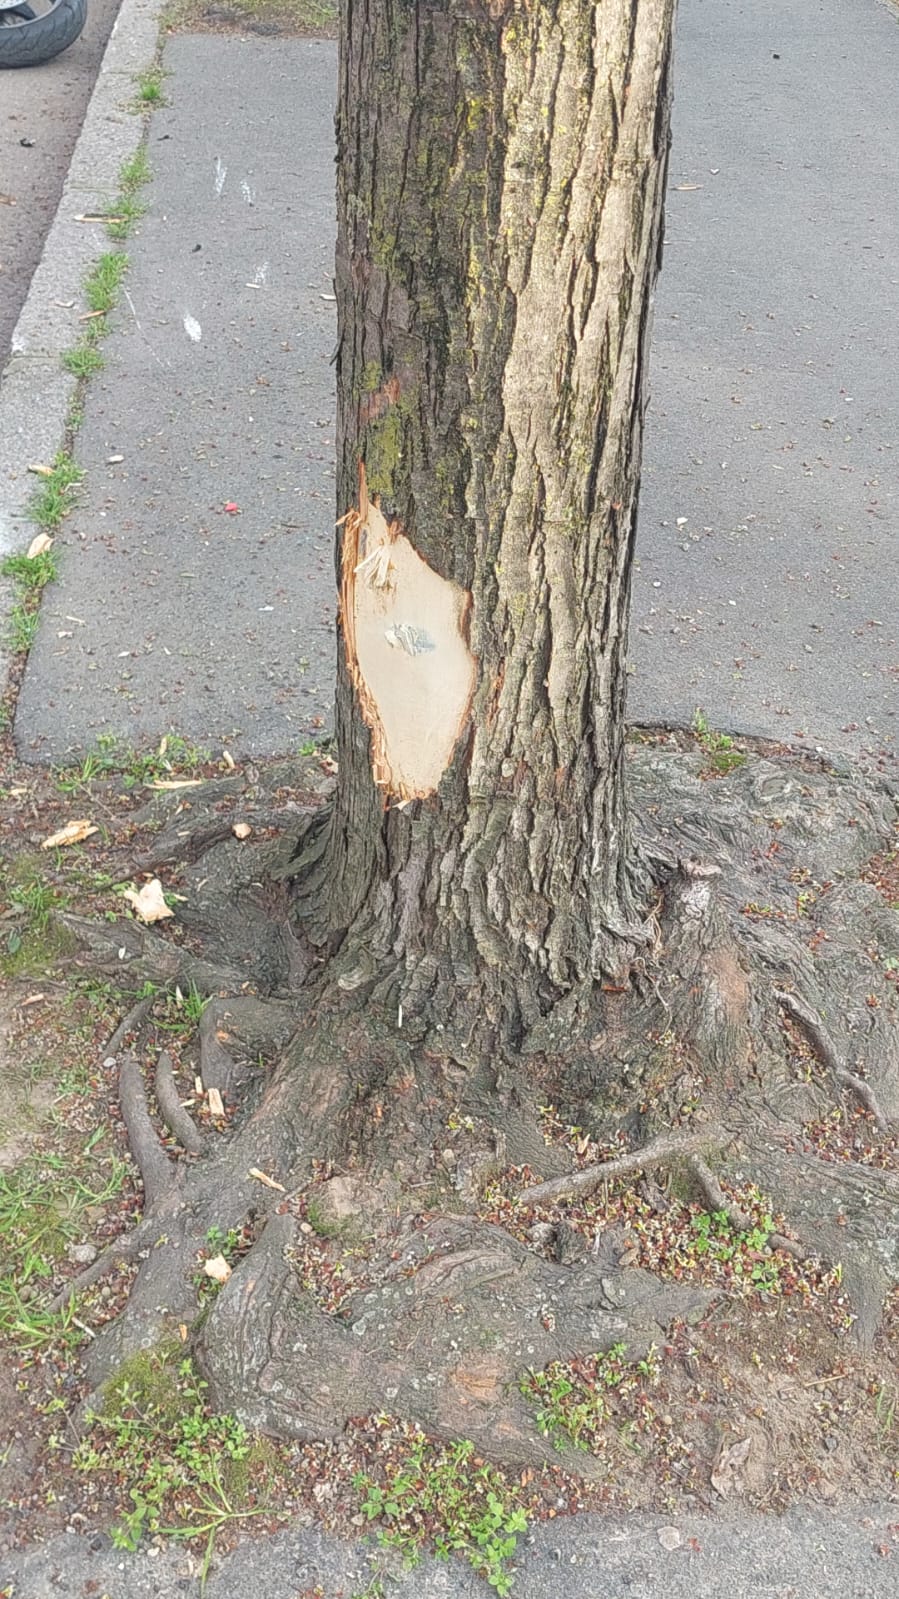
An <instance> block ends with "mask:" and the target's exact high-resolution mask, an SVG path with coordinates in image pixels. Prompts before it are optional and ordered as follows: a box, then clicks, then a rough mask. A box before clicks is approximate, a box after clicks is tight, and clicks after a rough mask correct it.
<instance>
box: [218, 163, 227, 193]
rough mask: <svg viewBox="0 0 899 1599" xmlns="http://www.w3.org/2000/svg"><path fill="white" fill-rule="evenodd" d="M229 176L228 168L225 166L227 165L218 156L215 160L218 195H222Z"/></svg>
mask: <svg viewBox="0 0 899 1599" xmlns="http://www.w3.org/2000/svg"><path fill="white" fill-rule="evenodd" d="M227 176H228V168H227V167H226V166H225V163H224V161H223V160H222V158H221V156H220V155H217V156H216V158H215V192H216V194H221V192H222V190H223V188H224V187H225V179H226V177H227Z"/></svg>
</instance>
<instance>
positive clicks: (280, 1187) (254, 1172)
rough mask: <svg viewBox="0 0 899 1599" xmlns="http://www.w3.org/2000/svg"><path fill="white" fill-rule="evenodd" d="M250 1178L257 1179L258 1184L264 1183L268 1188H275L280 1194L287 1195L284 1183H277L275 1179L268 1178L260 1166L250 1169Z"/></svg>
mask: <svg viewBox="0 0 899 1599" xmlns="http://www.w3.org/2000/svg"><path fill="white" fill-rule="evenodd" d="M249 1176H250V1177H255V1179H256V1181H257V1183H264V1184H265V1186H266V1188H274V1189H275V1190H276V1191H277V1192H278V1193H279V1194H286V1193H287V1189H286V1188H285V1187H284V1184H283V1183H276V1182H275V1179H274V1177H266V1175H265V1172H264V1171H260V1170H259V1167H258V1166H251V1167H250V1170H249Z"/></svg>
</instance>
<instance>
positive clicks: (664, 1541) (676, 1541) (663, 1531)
mask: <svg viewBox="0 0 899 1599" xmlns="http://www.w3.org/2000/svg"><path fill="white" fill-rule="evenodd" d="M683 1541H684V1540H683V1537H682V1536H681V1534H680V1533H679V1532H678V1530H677V1528H676V1527H660V1528H659V1543H660V1544H661V1545H662V1548H663V1549H667V1550H668V1553H669V1554H670V1553H671V1551H672V1550H673V1549H679V1548H680V1546H681V1544H682V1543H683Z"/></svg>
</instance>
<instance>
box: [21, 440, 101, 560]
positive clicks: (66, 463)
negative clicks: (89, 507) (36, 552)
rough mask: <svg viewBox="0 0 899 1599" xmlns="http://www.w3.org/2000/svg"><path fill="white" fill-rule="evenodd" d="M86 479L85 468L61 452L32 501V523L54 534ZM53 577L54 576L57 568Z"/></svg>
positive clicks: (29, 511)
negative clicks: (76, 490) (76, 491)
mask: <svg viewBox="0 0 899 1599" xmlns="http://www.w3.org/2000/svg"><path fill="white" fill-rule="evenodd" d="M83 477H84V472H83V470H82V468H81V467H80V466H79V465H78V464H77V462H76V461H73V459H72V457H71V456H70V455H69V454H67V452H66V451H65V450H61V451H60V453H59V454H58V455H57V456H56V458H55V460H54V462H53V465H52V467H51V468H50V471H49V472H48V473H47V475H46V476H45V477H44V479H43V481H42V483H41V487H40V488H39V489H38V490H37V491H36V493H35V494H34V495H33V496H32V498H31V500H30V502H29V505H28V516H29V518H30V520H31V521H32V522H35V523H37V526H38V527H40V528H43V529H44V531H45V532H46V533H52V531H53V529H54V528H57V527H59V524H60V522H62V521H64V519H65V518H66V517H67V516H68V515H69V512H70V511H71V509H72V499H73V496H74V492H75V489H76V488H77V487H78V484H79V483H80V482H81V480H82V478H83ZM12 559H27V557H12ZM50 575H51V576H55V569H54V571H53V572H51V574H50ZM44 581H45V582H46V581H47V580H46V579H45V580H44ZM41 586H43V585H41Z"/></svg>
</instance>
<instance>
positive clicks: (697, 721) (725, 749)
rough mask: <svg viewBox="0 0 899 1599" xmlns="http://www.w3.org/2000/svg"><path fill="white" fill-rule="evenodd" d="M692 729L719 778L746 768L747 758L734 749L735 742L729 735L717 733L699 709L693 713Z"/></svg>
mask: <svg viewBox="0 0 899 1599" xmlns="http://www.w3.org/2000/svg"><path fill="white" fill-rule="evenodd" d="M691 725H692V729H693V733H694V736H695V738H696V741H697V743H698V744H700V745H701V747H702V748H703V749H704V750H705V753H706V755H707V756H708V764H709V766H710V768H711V770H712V771H714V772H716V773H717V774H718V775H719V776H726V775H727V773H728V772H733V771H735V770H736V768H737V767H738V766H745V764H746V756H745V755H743V754H742V753H741V751H740V750H736V749H734V741H733V739H732V738H730V737H729V735H728V734H727V733H716V732H715V731H713V729H712V728H711V727H710V726H709V722H708V718H707V716H706V714H705V712H704V711H703V710H702V709H701V708H700V707H699V706H697V707H696V710H695V711H694V712H693V721H692V724H691Z"/></svg>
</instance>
